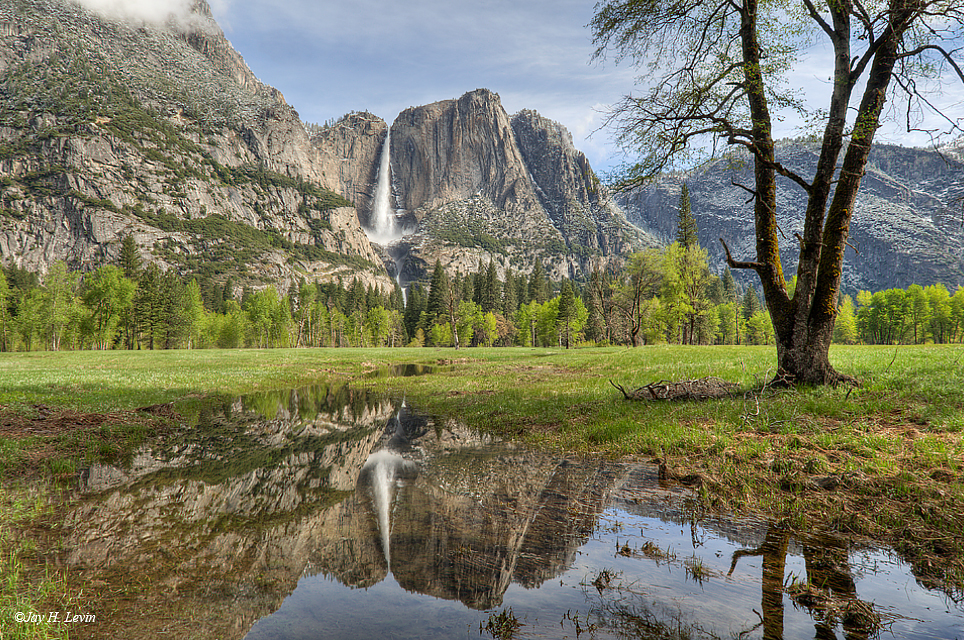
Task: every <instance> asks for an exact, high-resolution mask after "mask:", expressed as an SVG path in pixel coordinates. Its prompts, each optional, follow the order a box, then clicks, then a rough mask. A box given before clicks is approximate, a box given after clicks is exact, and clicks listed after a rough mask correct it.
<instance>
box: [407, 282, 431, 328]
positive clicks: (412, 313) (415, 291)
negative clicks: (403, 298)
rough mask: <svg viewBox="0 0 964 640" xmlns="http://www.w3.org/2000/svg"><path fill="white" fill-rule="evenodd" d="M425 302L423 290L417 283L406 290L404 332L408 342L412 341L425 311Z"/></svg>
mask: <svg viewBox="0 0 964 640" xmlns="http://www.w3.org/2000/svg"><path fill="white" fill-rule="evenodd" d="M426 302H427V298H426V295H425V288H424V287H423V286H422V285H421V284H419V283H418V282H415V283H413V284H412V286H411V287H409V289H408V300H407V302H406V304H405V315H404V321H405V331H406V333H408V339H409V340H411V339H413V338H414V337H415V334H416V332H417V331H418V322H419V320H420V319H421V318H422V313H423V312H424V311H425V304H426Z"/></svg>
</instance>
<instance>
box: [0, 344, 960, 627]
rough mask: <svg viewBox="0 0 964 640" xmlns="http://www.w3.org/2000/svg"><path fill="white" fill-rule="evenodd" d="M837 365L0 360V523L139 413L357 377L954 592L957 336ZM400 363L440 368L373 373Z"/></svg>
mask: <svg viewBox="0 0 964 640" xmlns="http://www.w3.org/2000/svg"><path fill="white" fill-rule="evenodd" d="M831 360H832V361H833V363H834V365H835V366H836V367H837V368H838V370H840V371H841V372H844V373H849V374H851V375H854V376H856V377H857V378H858V379H859V380H860V381H861V386H860V387H859V388H852V387H839V388H816V389H798V390H775V389H771V388H769V387H768V386H767V385H766V383H767V381H769V380H770V379H771V378H772V376H773V374H774V367H775V353H774V350H773V348H772V347H677V346H656V347H641V348H637V349H626V348H601V349H574V350H571V351H566V350H560V349H531V348H516V349H463V350H460V351H455V350H450V349H441V350H436V349H366V350H361V349H330V350H317V349H315V350H307V349H305V350H266V351H260V350H240V351H165V352H146V351H141V352H123V351H111V352H82V353H46V352H45V353H26V354H0V473H2V474H3V477H4V479H5V480H4V487H5V488H4V490H3V491H4V494H3V496H0V497H4V499H3V500H0V522H7V521H10V518H9V517H8V516H9V515H10V514H11V513H13V511H11V510H16V513H18V514H21V512H22V511H23V508H22V507H21V506H15V505H21V504H22V501H21V502H17V501H15V500H13V498H11V497H10V496H12V495H14V492H22V491H23V484H24V482H27V483H28V484H29V485H30V486H31V487H32V488H33V489H36V487H37V486H40V485H42V484H44V482H45V479H46V478H51V477H57V476H60V477H65V476H68V475H69V474H70V473H71V472H72V471H74V470H75V469H77V468H79V466H80V465H82V464H84V461H85V460H87V459H90V458H101V459H102V458H110V457H112V456H117V455H122V454H123V453H124V452H125V451H129V450H130V449H131V448H133V447H136V446H137V445H138V444H139V443H141V442H143V441H144V440H145V439H146V438H153V437H163V433H164V427H165V424H166V422H165V421H166V420H167V419H168V418H165V417H163V414H160V415H159V414H158V412H153V413H151V412H143V411H140V412H138V411H134V410H135V409H137V408H140V407H146V406H152V405H158V404H163V403H167V402H170V401H173V400H177V399H179V398H183V397H185V396H190V395H206V394H214V393H224V394H245V393H250V392H253V391H258V390H266V389H275V388H281V387H295V386H300V385H304V384H307V383H311V382H315V381H322V380H327V381H330V380H334V379H346V380H351V381H352V384H355V385H361V386H365V387H370V388H373V389H376V390H384V391H386V392H391V393H395V394H398V395H404V396H405V397H406V398H407V399H408V401H409V403H410V404H411V405H413V406H415V407H417V408H419V409H421V410H422V411H425V412H427V413H431V414H435V415H438V416H443V417H453V418H458V419H460V420H462V421H464V422H466V423H468V424H469V425H471V426H474V427H477V428H479V429H484V430H488V431H491V432H494V433H497V434H501V435H503V436H505V437H510V438H514V439H520V440H524V441H527V442H529V443H532V444H534V445H537V446H543V447H549V448H553V449H556V450H561V451H565V452H569V453H573V454H580V455H583V454H594V455H607V456H620V457H622V456H630V457H637V458H639V459H643V460H653V461H657V462H658V463H660V464H662V465H664V467H663V468H664V470H665V471H666V474H667V476H668V477H670V478H676V479H677V480H679V481H680V482H683V483H684V484H688V485H690V486H691V487H692V488H693V489H694V491H695V492H696V494H697V495H698V496H699V497H700V499H701V500H702V502H703V503H704V505H705V506H706V507H707V508H714V509H721V510H733V511H739V512H741V513H750V512H759V513H761V514H765V515H767V516H769V517H778V518H781V519H784V520H785V521H786V522H787V523H788V524H789V525H790V526H793V527H798V528H801V529H803V528H807V529H826V530H833V531H837V532H842V533H844V534H847V535H853V536H857V537H862V538H871V539H875V540H879V541H883V542H886V543H889V544H892V545H893V546H894V547H895V548H896V549H898V551H899V552H900V553H901V554H902V555H903V556H904V557H905V558H906V559H908V560H909V561H911V562H912V563H914V566H915V572H916V573H917V574H918V575H921V576H923V577H924V579H925V580H929V581H932V582H933V583H934V584H937V585H942V586H944V587H945V588H949V589H951V590H956V591H958V592H960V591H961V589H962V587H964V547H962V542H961V538H960V531H962V530H964V480H962V466H964V443H962V432H964V347H962V346H921V347H910V346H901V347H836V348H834V350H833V351H832V352H831ZM407 363H418V364H426V365H437V366H439V370H438V371H437V372H436V373H434V374H432V375H426V376H415V377H399V376H393V375H390V371H389V375H373V374H377V373H379V372H383V373H384V372H385V371H386V370H390V368H391V367H392V366H393V365H396V364H407ZM705 376H716V377H719V378H722V379H724V380H726V381H730V382H734V383H737V384H738V385H739V392H738V393H737V394H735V395H734V396H733V397H730V398H726V399H716V400H703V401H695V400H689V401H672V402H670V401H645V402H643V401H629V400H626V399H624V398H623V395H622V394H621V393H620V392H619V391H617V390H616V389H615V388H614V387H613V386H612V385H611V384H610V381H613V382H615V383H618V384H621V385H623V386H624V387H626V388H627V389H633V388H636V387H641V386H644V385H647V384H649V383H654V382H658V381H661V380H667V381H679V380H692V379H697V378H703V377H705ZM24 478H27V480H26V481H25V480H24ZM18 485H19V488H18ZM17 495H20V493H17ZM17 500H20V498H18V499H17ZM36 511H37V513H38V514H39V513H40V510H36ZM7 512H10V513H7ZM29 519H30V518H28V517H27V516H23V515H18V522H21V521H26V520H29ZM38 519H42V516H40V515H35V516H33V520H38ZM8 528H9V527H8ZM21 529H23V528H22V527H21ZM5 535H6V538H3V536H5ZM12 535H13V534H12V533H11V532H9V531H8V532H7V533H4V532H2V531H0V545H2V544H3V541H4V540H5V541H6V543H7V544H6V546H7V548H8V549H9V548H12V549H13V551H8V552H7V554H6V556H5V557H6V558H8V559H10V558H13V559H16V558H19V557H21V556H22V555H24V550H23V548H22V544H29V541H28V542H27V543H18V544H20V545H21V546H20V547H18V546H17V544H12V543H11V540H13V539H14V538H12V537H11V536H12ZM14 537H16V536H14ZM28 538H29V537H27V538H24V537H23V536H21V538H19V539H20V540H21V541H22V540H28ZM28 551H29V549H28ZM55 586H56V585H54V587H55ZM54 587H48V588H54ZM8 591H9V589H8ZM38 597H39V596H38ZM0 602H2V600H0ZM0 615H6V614H5V613H3V614H0Z"/></svg>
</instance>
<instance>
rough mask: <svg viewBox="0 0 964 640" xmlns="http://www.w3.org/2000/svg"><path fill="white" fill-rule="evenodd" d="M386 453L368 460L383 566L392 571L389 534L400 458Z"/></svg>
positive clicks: (378, 453) (382, 452)
mask: <svg viewBox="0 0 964 640" xmlns="http://www.w3.org/2000/svg"><path fill="white" fill-rule="evenodd" d="M400 457H401V456H397V455H395V454H392V453H389V452H387V451H379V452H377V453H375V454H373V455H372V456H371V458H370V459H369V460H370V461H371V463H372V465H373V466H374V469H373V470H372V473H373V474H374V477H373V478H372V490H373V493H374V495H373V496H372V497H373V498H374V500H375V509H376V511H377V516H378V530H379V533H381V534H382V552H383V553H384V554H385V564H386V565H387V566H388V570H389V571H391V570H392V554H391V534H392V520H391V512H392V497H393V496H392V494H393V493H394V489H395V470H396V467H397V460H395V458H400Z"/></svg>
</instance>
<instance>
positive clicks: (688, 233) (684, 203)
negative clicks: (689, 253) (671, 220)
mask: <svg viewBox="0 0 964 640" xmlns="http://www.w3.org/2000/svg"><path fill="white" fill-rule="evenodd" d="M696 232H697V228H696V220H695V219H694V218H693V209H692V207H691V206H690V189H689V187H688V186H687V184H686V183H685V182H684V183H683V189H682V191H681V192H680V196H679V209H678V214H677V219H676V241H677V242H679V243H680V244H681V245H682V246H683V247H686V248H688V247H692V246H697V245H699V242H700V241H699V239H698V238H697V237H696Z"/></svg>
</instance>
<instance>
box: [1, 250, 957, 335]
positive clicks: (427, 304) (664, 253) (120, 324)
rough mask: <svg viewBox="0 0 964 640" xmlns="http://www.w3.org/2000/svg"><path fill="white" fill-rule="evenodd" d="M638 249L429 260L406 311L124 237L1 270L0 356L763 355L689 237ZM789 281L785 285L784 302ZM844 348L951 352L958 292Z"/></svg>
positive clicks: (888, 310) (751, 298)
mask: <svg viewBox="0 0 964 640" xmlns="http://www.w3.org/2000/svg"><path fill="white" fill-rule="evenodd" d="M686 240H687V238H686V237H683V238H682V242H681V241H677V242H675V243H673V244H672V245H670V246H669V247H666V248H663V249H649V250H646V251H642V252H639V253H636V254H634V255H632V256H630V258H629V259H628V260H627V261H626V264H625V265H624V266H623V267H622V269H620V270H618V271H605V272H598V271H597V272H595V273H593V274H592V277H591V278H590V279H589V281H588V282H585V283H581V284H577V283H574V282H571V281H563V282H550V281H549V280H548V279H547V277H546V275H545V271H544V269H543V266H542V263H541V262H536V265H535V268H534V269H533V271H532V273H531V274H529V275H528V276H527V275H525V274H521V273H514V272H513V271H512V270H508V271H506V272H505V275H504V278H499V277H498V273H497V269H496V266H495V264H494V263H492V262H490V263H489V264H488V265H485V264H481V263H480V264H479V265H478V269H477V271H476V272H475V273H467V274H458V275H456V276H455V277H454V278H450V277H449V276H448V275H447V274H446V272H445V271H444V269H443V268H442V266H441V264H439V263H436V265H435V268H434V270H433V273H432V277H431V280H430V282H428V283H427V286H426V285H423V284H421V283H413V284H412V285H411V287H410V288H409V292H408V296H407V301H405V300H404V299H403V295H402V291H401V289H399V288H398V287H397V286H396V287H395V288H394V289H393V290H390V291H383V290H380V289H377V288H374V287H371V286H365V285H364V284H363V283H362V281H361V280H359V279H357V278H356V279H353V280H352V281H351V282H348V283H344V282H336V283H322V282H307V281H302V282H300V283H299V284H298V285H297V286H293V287H291V288H290V290H289V291H287V292H284V293H282V292H281V291H279V290H278V289H276V288H275V287H274V286H268V287H266V288H263V289H259V290H250V289H247V288H240V291H239V287H236V286H235V285H234V283H233V281H232V280H231V279H228V280H227V281H226V282H224V283H221V284H217V283H214V282H212V281H211V280H210V279H207V278H202V279H201V280H200V281H199V280H198V279H197V278H195V277H185V276H182V275H180V274H178V273H176V272H175V271H174V270H168V271H162V270H161V269H159V268H158V267H157V265H155V264H150V265H148V266H146V267H144V266H143V265H142V264H141V262H140V259H139V257H138V254H137V251H136V247H135V245H134V242H133V240H132V239H131V238H130V236H128V237H126V238H125V239H124V242H123V245H122V250H121V255H120V258H119V260H118V262H117V263H116V264H108V265H103V266H101V267H99V268H98V269H96V270H94V271H91V272H89V273H84V274H81V273H79V272H72V271H70V270H68V269H67V267H66V265H65V264H64V263H63V262H59V263H55V264H54V265H52V267H51V268H50V269H49V271H48V272H47V274H46V275H45V277H44V278H42V279H41V278H40V277H39V276H38V275H37V274H35V273H32V272H29V271H26V270H23V269H20V268H18V267H15V266H9V267H5V268H3V269H2V270H0V350H2V351H35V350H65V349H69V350H78V349H182V348H187V349H201V348H213V347H218V348H242V347H252V348H272V347H376V346H378V347H381V346H453V345H454V346H512V345H521V346H532V345H535V346H546V347H548V346H555V347H570V346H581V345H607V344H617V345H634V346H635V345H642V344H661V343H663V344H665V343H670V344H692V345H713V344H771V343H772V342H773V327H772V325H771V323H770V318H769V315H768V313H767V311H766V309H765V307H764V306H763V305H762V304H761V302H760V299H759V297H758V295H757V292H756V290H755V289H754V288H753V287H752V286H750V287H746V288H744V289H742V290H741V289H740V287H738V285H737V284H736V283H735V281H734V279H733V276H732V274H731V273H730V271H729V269H726V270H725V271H724V272H723V274H722V275H721V276H716V275H713V274H711V273H710V272H709V270H708V268H707V259H706V251H705V250H704V249H702V248H701V247H700V246H699V245H698V244H697V243H696V242H695V241H692V240H691V241H689V242H687V241H686ZM794 285H795V278H794V279H792V280H791V281H790V282H788V283H787V286H788V288H789V289H790V290H791V291H792V289H793V287H794ZM834 338H835V341H837V342H839V343H846V344H857V343H866V344H923V343H928V342H932V343H951V342H956V343H959V342H964V287H962V288H960V289H958V290H957V291H956V292H955V293H954V294H953V295H952V294H951V293H950V292H949V291H948V289H947V288H946V287H945V286H943V285H941V284H936V285H931V286H927V287H922V286H919V285H911V286H910V287H908V288H907V289H890V290H887V291H880V292H876V293H870V292H860V293H859V294H858V295H857V298H856V301H855V300H853V299H852V298H850V297H849V296H846V297H844V298H843V299H842V300H841V302H840V305H839V315H838V319H837V326H836V330H835V335H834Z"/></svg>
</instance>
